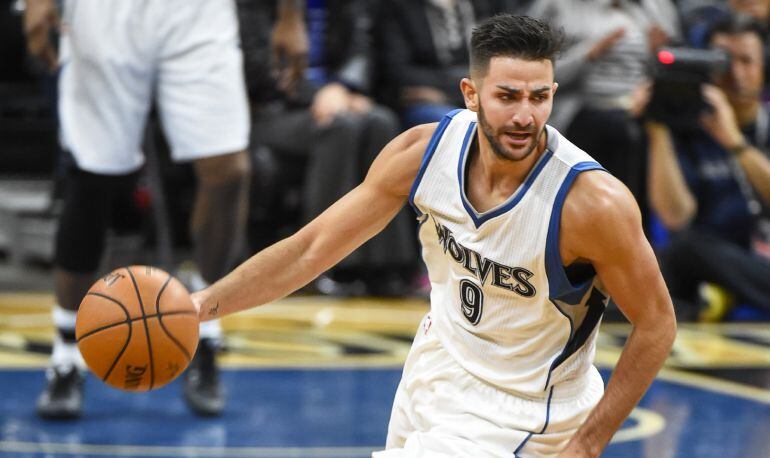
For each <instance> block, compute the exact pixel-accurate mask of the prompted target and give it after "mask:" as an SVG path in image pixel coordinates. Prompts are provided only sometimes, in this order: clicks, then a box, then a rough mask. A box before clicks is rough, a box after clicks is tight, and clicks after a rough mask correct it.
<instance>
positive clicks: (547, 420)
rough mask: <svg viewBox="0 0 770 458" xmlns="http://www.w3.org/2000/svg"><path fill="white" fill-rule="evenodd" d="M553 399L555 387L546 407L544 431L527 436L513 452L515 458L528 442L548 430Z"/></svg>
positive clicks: (549, 395) (549, 394)
mask: <svg viewBox="0 0 770 458" xmlns="http://www.w3.org/2000/svg"><path fill="white" fill-rule="evenodd" d="M552 397H553V387H551V392H550V393H548V403H547V404H546V407H545V424H544V425H543V429H541V430H540V431H539V432H536V433H533V432H530V433H529V434H527V437H525V438H524V440H523V441H522V442H521V444H519V446H518V447H516V450H514V451H513V458H517V456H518V455H517V454H518V453H519V452H520V451H521V449H522V448H524V446H525V445H527V442H529V440H530V439H531V438H532V436H534V435H535V434H543V433H545V430H546V428H548V422H549V421H551V398H552Z"/></svg>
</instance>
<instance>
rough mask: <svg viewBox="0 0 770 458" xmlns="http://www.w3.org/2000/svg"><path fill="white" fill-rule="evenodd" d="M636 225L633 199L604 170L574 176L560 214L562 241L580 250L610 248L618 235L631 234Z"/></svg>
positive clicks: (636, 214) (635, 208)
mask: <svg viewBox="0 0 770 458" xmlns="http://www.w3.org/2000/svg"><path fill="white" fill-rule="evenodd" d="M640 224H641V214H640V212H639V206H638V205H637V203H636V199H634V196H633V194H631V192H630V191H629V190H628V188H627V187H626V186H625V185H624V184H623V183H622V182H621V181H620V180H618V179H617V178H615V177H614V176H612V175H610V174H609V173H607V172H605V171H604V170H588V171H584V172H581V173H580V174H578V176H577V178H576V179H575V182H574V184H573V185H572V188H571V189H570V191H569V192H568V194H567V198H566V200H565V201H564V208H563V210H562V227H563V228H564V230H565V232H566V233H565V235H566V237H568V238H569V239H571V240H573V241H577V242H578V243H579V245H581V246H583V247H590V246H592V245H594V244H595V243H599V244H602V243H606V244H608V245H610V244H612V243H613V242H612V240H619V239H621V238H622V237H618V236H619V235H620V234H623V233H635V232H636V229H637V226H639V225H640ZM594 242H595V243H594Z"/></svg>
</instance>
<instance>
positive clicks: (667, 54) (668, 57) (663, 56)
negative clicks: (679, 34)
mask: <svg viewBox="0 0 770 458" xmlns="http://www.w3.org/2000/svg"><path fill="white" fill-rule="evenodd" d="M658 60H659V61H660V63H661V64H666V65H671V64H673V63H674V61H675V60H676V57H674V53H672V52H671V51H659V52H658Z"/></svg>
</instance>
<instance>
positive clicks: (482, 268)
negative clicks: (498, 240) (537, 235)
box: [431, 216, 537, 297]
mask: <svg viewBox="0 0 770 458" xmlns="http://www.w3.org/2000/svg"><path fill="white" fill-rule="evenodd" d="M431 219H432V220H433V224H434V226H435V227H436V234H437V235H438V243H439V245H441V246H442V247H443V248H444V253H447V252H449V256H450V257H451V258H452V259H453V260H454V261H455V262H456V263H458V264H460V265H462V266H463V267H464V268H465V270H467V271H468V272H470V273H471V274H473V276H475V277H476V279H477V280H478V281H479V282H480V283H481V285H482V286H484V284H485V283H486V281H487V279H488V278H490V277H491V281H492V285H493V286H497V287H498V288H503V289H506V290H508V291H513V292H514V293H516V294H518V295H520V296H523V297H532V296H534V295H535V293H536V292H537V291H536V290H535V287H534V286H533V285H532V283H530V282H529V279H530V278H532V276H533V275H534V274H533V273H532V272H531V271H529V270H527V269H525V268H523V267H509V266H506V265H503V264H500V263H498V262H495V261H492V260H491V259H487V258H485V257H482V256H481V254H479V253H477V252H475V251H473V250H471V249H470V248H467V247H464V246H462V245H461V244H459V243H458V242H457V240H455V237H454V234H452V231H450V230H449V229H448V228H447V227H446V226H444V225H442V224H440V223H439V222H438V221H436V220H435V219H434V218H433V217H432V216H431ZM490 274H491V275H490Z"/></svg>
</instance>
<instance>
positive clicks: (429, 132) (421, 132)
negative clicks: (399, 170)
mask: <svg viewBox="0 0 770 458" xmlns="http://www.w3.org/2000/svg"><path fill="white" fill-rule="evenodd" d="M437 127H438V123H431V124H420V125H418V126H415V127H412V128H410V129H407V130H406V131H404V132H402V133H401V134H399V135H398V136H397V137H396V138H394V139H393V140H392V141H391V142H390V143H388V145H387V146H386V147H385V149H384V150H383V152H382V154H381V155H380V156H382V158H383V159H385V160H387V161H388V162H396V163H397V164H400V165H407V164H405V162H407V163H416V164H417V166H419V164H420V162H421V161H422V156H423V154H424V153H425V150H426V149H427V148H428V144H429V143H430V140H431V138H432V137H433V134H434V132H435V131H436V129H437Z"/></svg>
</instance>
